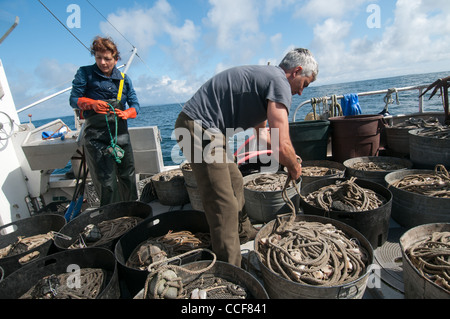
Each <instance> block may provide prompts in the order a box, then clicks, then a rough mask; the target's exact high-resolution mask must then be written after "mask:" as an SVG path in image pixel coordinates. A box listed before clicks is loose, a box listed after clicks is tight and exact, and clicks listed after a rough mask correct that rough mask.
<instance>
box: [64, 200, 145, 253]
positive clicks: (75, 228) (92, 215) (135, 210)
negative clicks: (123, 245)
mask: <svg viewBox="0 0 450 319" xmlns="http://www.w3.org/2000/svg"><path fill="white" fill-rule="evenodd" d="M152 215H153V211H152V208H151V207H150V206H149V205H148V204H145V203H142V202H121V203H115V204H110V205H106V206H103V207H100V208H98V209H95V210H92V211H89V212H84V213H83V214H81V215H79V216H78V217H76V218H75V219H73V220H71V221H70V222H69V223H67V224H66V225H65V226H64V227H63V228H62V229H61V231H60V232H61V234H63V235H66V236H69V237H70V238H71V239H65V238H61V237H58V238H55V245H56V247H58V249H60V250H64V249H69V247H70V246H71V245H72V244H73V243H74V242H76V241H77V240H78V238H79V234H80V233H81V232H82V231H83V230H84V228H85V227H86V226H87V225H89V224H95V225H96V224H98V223H100V222H102V221H106V220H112V219H116V218H120V217H125V216H128V217H139V218H142V219H146V218H148V217H151V216H152ZM122 235H123V234H122ZM119 238H120V236H119V237H118V238H113V239H111V240H109V241H108V242H106V243H104V244H103V245H99V246H98V247H102V248H106V249H109V250H111V251H112V252H113V251H114V246H115V245H116V243H117V241H118V240H119Z"/></svg>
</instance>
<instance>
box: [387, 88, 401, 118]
mask: <svg viewBox="0 0 450 319" xmlns="http://www.w3.org/2000/svg"><path fill="white" fill-rule="evenodd" d="M393 94H395V96H396V99H395V100H394V99H393V98H392V95H393ZM394 102H396V103H397V105H400V99H399V97H398V90H397V89H395V88H393V89H389V90H388V92H387V93H386V96H385V97H384V103H385V104H386V106H385V107H384V112H388V110H389V104H394Z"/></svg>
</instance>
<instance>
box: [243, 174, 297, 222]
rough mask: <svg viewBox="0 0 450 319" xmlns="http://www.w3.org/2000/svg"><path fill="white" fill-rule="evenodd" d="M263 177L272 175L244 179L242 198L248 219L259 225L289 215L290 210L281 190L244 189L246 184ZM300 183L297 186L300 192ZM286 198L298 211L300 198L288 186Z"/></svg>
mask: <svg viewBox="0 0 450 319" xmlns="http://www.w3.org/2000/svg"><path fill="white" fill-rule="evenodd" d="M265 175H272V174H269V173H258V174H251V175H248V176H245V177H244V198H245V210H246V212H247V215H248V217H249V218H250V219H251V220H252V221H254V222H259V223H266V222H269V221H271V220H273V219H275V218H276V217H277V216H278V215H282V214H285V213H289V212H290V211H291V209H290V208H289V206H288V205H287V204H286V202H285V201H284V199H283V195H282V193H283V192H282V190H277V191H258V190H253V189H249V188H247V187H245V185H246V183H248V182H250V181H252V180H255V179H257V178H260V177H264V176H265ZM300 186H301V181H300V182H299V183H298V184H297V187H298V189H299V191H300ZM286 192H287V196H288V197H289V198H290V200H291V201H292V203H293V204H294V206H295V209H296V211H298V207H299V201H300V196H298V194H297V190H296V189H295V188H294V187H293V186H292V185H290V186H289V187H288V188H287V190H286Z"/></svg>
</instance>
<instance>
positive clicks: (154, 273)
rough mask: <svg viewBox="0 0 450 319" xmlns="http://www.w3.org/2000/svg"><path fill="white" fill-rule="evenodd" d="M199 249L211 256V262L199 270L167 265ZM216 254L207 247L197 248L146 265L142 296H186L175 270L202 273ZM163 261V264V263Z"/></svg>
mask: <svg viewBox="0 0 450 319" xmlns="http://www.w3.org/2000/svg"><path fill="white" fill-rule="evenodd" d="M201 251H206V252H209V253H210V254H211V255H212V256H213V260H212V261H211V263H210V264H209V265H208V266H206V267H205V268H203V269H200V270H190V269H186V268H184V267H182V266H176V265H169V264H167V263H170V262H172V261H174V260H178V259H181V258H183V257H185V256H188V255H190V254H193V253H198V252H201ZM216 259H217V257H216V255H215V254H214V253H213V252H212V251H211V250H209V249H206V248H199V249H194V250H192V251H188V252H186V253H183V254H181V255H179V256H176V257H172V258H169V259H164V260H160V261H157V262H155V263H152V264H150V265H149V266H148V271H149V275H148V276H147V280H146V282H145V286H144V298H152V299H163V298H165V297H169V298H171V299H175V298H176V299H180V298H184V297H185V296H186V291H185V289H184V287H183V282H182V279H181V278H180V277H178V276H177V273H176V271H178V272H184V273H187V274H190V275H199V274H203V273H205V272H206V271H208V270H210V269H211V268H212V267H213V266H214V264H215V263H216ZM163 263H164V265H163Z"/></svg>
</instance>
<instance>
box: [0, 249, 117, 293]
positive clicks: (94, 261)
mask: <svg viewBox="0 0 450 319" xmlns="http://www.w3.org/2000/svg"><path fill="white" fill-rule="evenodd" d="M116 265H117V264H116V261H115V259H114V255H113V254H112V252H111V251H109V250H106V249H104V248H85V249H76V250H67V251H63V252H59V253H56V254H53V255H50V256H47V257H45V258H41V259H38V260H36V261H34V262H31V263H30V264H28V265H26V266H24V267H22V268H21V269H19V270H17V271H15V272H14V273H13V274H11V275H10V276H8V277H7V278H5V280H3V281H2V282H0V299H19V298H20V297H21V296H22V295H24V294H25V293H26V292H27V291H29V290H30V289H31V288H32V287H33V286H35V285H36V284H37V283H38V281H39V280H41V279H42V278H44V277H47V276H51V275H59V274H64V273H72V272H73V274H74V275H73V276H74V277H73V279H76V277H75V276H76V275H77V271H78V270H80V269H83V268H100V269H102V270H104V271H105V274H106V276H105V277H106V279H105V280H104V283H103V286H102V289H101V291H100V293H99V294H98V295H97V299H118V298H119V297H120V289H119V281H118V276H117V267H116ZM69 278H70V277H69ZM68 288H73V289H77V290H78V289H84V288H85V287H83V285H82V283H80V286H79V288H76V284H75V283H74V286H73V287H72V286H70V287H68Z"/></svg>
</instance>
